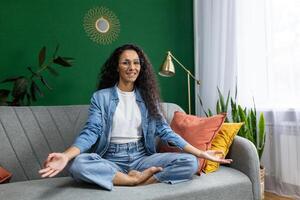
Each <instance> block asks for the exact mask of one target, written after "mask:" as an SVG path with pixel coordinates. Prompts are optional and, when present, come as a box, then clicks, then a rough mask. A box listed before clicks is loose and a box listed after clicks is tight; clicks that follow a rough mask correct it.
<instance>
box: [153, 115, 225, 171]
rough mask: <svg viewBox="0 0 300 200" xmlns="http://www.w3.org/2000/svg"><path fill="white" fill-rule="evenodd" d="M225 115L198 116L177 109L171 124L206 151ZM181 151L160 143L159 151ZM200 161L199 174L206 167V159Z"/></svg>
mask: <svg viewBox="0 0 300 200" xmlns="http://www.w3.org/2000/svg"><path fill="white" fill-rule="evenodd" d="M225 117H226V114H219V115H214V116H211V117H198V116H194V115H188V114H185V113H183V112H178V111H177V112H175V113H174V118H173V120H172V122H171V125H170V126H171V128H172V129H173V130H174V132H176V133H177V134H179V135H180V136H181V137H182V138H184V139H185V140H186V141H187V142H189V143H190V144H191V145H193V146H194V147H196V148H198V149H200V150H202V151H206V150H208V149H209V148H210V146H211V142H212V140H213V138H214V136H215V135H216V133H217V132H218V131H219V129H220V128H221V125H222V124H223V122H224V119H225ZM180 151H181V150H180V149H179V148H177V147H172V146H170V145H169V144H164V143H160V145H159V152H180ZM198 161H199V169H198V174H200V173H201V171H202V169H203V168H204V167H205V160H204V159H202V158H198Z"/></svg>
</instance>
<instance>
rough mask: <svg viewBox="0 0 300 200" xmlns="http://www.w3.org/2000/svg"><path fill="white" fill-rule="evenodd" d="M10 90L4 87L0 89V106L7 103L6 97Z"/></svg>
mask: <svg viewBox="0 0 300 200" xmlns="http://www.w3.org/2000/svg"><path fill="white" fill-rule="evenodd" d="M9 93H10V91H9V90H5V89H0V106H5V105H7V98H8V95H9Z"/></svg>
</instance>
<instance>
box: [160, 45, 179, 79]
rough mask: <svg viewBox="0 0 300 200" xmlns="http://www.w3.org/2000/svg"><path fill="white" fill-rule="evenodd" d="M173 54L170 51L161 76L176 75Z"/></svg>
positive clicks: (161, 69) (161, 70) (162, 67)
mask: <svg viewBox="0 0 300 200" xmlns="http://www.w3.org/2000/svg"><path fill="white" fill-rule="evenodd" d="M170 54H171V53H170V52H169V51H168V54H167V57H166V59H165V61H164V63H163V65H162V66H161V68H160V71H159V75H161V76H168V77H170V76H174V75H175V68H174V64H173V61H172V57H171V55H170Z"/></svg>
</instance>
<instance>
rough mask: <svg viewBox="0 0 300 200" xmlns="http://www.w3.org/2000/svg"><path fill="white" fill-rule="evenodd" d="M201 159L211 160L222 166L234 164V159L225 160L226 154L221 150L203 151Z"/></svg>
mask: <svg viewBox="0 0 300 200" xmlns="http://www.w3.org/2000/svg"><path fill="white" fill-rule="evenodd" d="M199 157H201V158H204V159H207V160H211V161H214V162H218V163H221V164H229V163H231V162H232V159H225V158H224V152H223V151H220V150H207V151H202V152H201V156H199Z"/></svg>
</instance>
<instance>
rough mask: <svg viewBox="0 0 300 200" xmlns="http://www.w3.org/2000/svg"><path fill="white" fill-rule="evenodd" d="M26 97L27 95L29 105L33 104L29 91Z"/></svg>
mask: <svg viewBox="0 0 300 200" xmlns="http://www.w3.org/2000/svg"><path fill="white" fill-rule="evenodd" d="M26 97H27V106H30V105H31V96H30V94H29V93H26Z"/></svg>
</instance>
